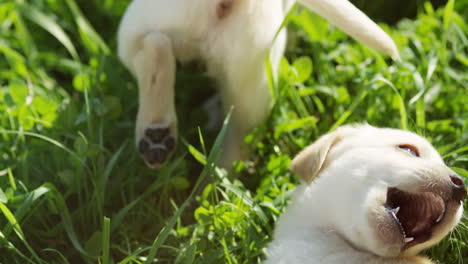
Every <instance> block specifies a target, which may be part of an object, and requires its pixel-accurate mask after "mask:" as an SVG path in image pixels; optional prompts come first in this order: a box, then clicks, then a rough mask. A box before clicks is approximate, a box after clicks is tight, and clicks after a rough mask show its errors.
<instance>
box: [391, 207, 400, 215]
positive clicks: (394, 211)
mask: <svg viewBox="0 0 468 264" xmlns="http://www.w3.org/2000/svg"><path fill="white" fill-rule="evenodd" d="M392 211H393V213H395V215H397V214H398V212H399V211H400V206H398V207H397V208H395V209H393V210H392Z"/></svg>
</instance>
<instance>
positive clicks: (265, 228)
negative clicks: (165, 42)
mask: <svg viewBox="0 0 468 264" xmlns="http://www.w3.org/2000/svg"><path fill="white" fill-rule="evenodd" d="M376 2H377V1H376ZM380 3H382V2H380ZM418 3H420V4H419V5H418V7H417V10H419V11H418V13H419V14H418V16H417V17H416V18H414V19H411V20H409V19H403V20H400V21H399V22H398V23H397V24H395V25H392V26H391V27H388V26H385V25H382V26H383V27H384V28H385V29H386V30H387V31H388V32H389V33H390V34H391V35H392V37H393V38H394V39H395V41H396V42H397V45H398V47H399V49H400V51H401V56H402V62H399V63H394V62H392V61H390V60H389V59H388V58H386V57H384V56H382V55H381V54H378V53H377V52H374V51H372V50H369V49H367V48H365V47H363V46H362V45H360V44H358V43H356V42H355V41H353V40H351V39H350V38H349V37H347V36H346V35H344V34H343V33H342V32H340V31H338V30H336V29H335V28H334V27H331V26H330V25H329V24H328V23H326V22H325V21H324V20H322V19H320V18H318V17H317V16H316V15H313V14H311V13H309V12H307V11H304V10H297V11H296V12H294V14H292V15H291V17H290V21H289V27H290V33H291V34H290V40H289V47H288V51H287V54H286V57H285V59H284V60H283V61H282V64H281V72H280V78H279V80H278V83H277V84H274V86H272V89H271V90H272V91H273V93H274V97H275V98H276V101H275V106H274V108H273V111H272V114H271V116H270V118H269V120H268V122H266V123H265V124H263V125H262V126H259V127H258V128H257V129H255V130H254V131H253V132H252V133H251V134H250V135H249V136H248V137H247V138H246V142H247V143H248V144H249V146H250V148H251V158H250V160H249V161H248V162H243V163H238V164H237V165H236V166H235V171H234V173H230V174H228V173H226V171H224V170H221V169H218V168H215V167H213V165H212V164H213V161H215V160H216V159H218V158H219V150H220V149H219V145H218V144H219V140H220V139H221V138H222V136H223V132H221V133H220V134H219V135H218V136H217V135H216V134H213V133H212V132H207V131H204V130H203V129H200V130H199V128H198V127H199V126H202V125H203V124H204V122H205V121H206V115H205V113H204V112H203V110H202V108H201V105H202V103H203V100H204V98H206V97H207V96H209V95H210V94H211V93H212V92H213V91H212V90H213V89H211V88H213V87H214V86H215V85H213V82H212V80H209V79H207V78H206V77H204V76H203V75H202V74H200V72H199V71H198V70H197V71H194V70H196V67H187V68H185V69H182V70H180V71H179V72H178V76H177V77H178V78H177V104H178V115H179V119H180V120H183V122H180V123H181V124H180V126H181V129H180V131H182V133H181V136H182V138H183V140H181V141H182V142H187V143H186V144H184V143H181V144H179V146H178V149H177V154H176V155H174V158H173V159H172V161H171V162H170V163H169V164H167V166H165V167H164V168H163V169H162V170H160V171H152V170H149V169H147V168H146V167H145V166H144V164H143V162H142V161H141V160H140V159H139V157H138V155H137V154H136V152H135V147H134V145H133V142H134V141H133V129H134V128H133V126H134V124H133V122H134V118H135V115H136V110H137V88H136V82H135V81H134V79H133V78H132V77H131V76H130V74H129V73H128V72H127V70H126V69H124V68H123V66H121V65H120V64H119V62H118V60H117V58H116V55H115V46H116V43H115V31H116V29H117V25H118V22H119V19H120V17H121V16H122V14H123V12H124V9H125V7H126V5H127V4H128V1H117V0H102V1H84V0H76V2H75V0H64V1H58V0H34V1H32V0H31V1H26V0H16V1H14V0H0V263H5V264H6V263H8V264H10V263H104V264H107V263H122V264H124V263H152V262H153V258H152V257H153V256H155V257H156V259H157V260H158V263H259V262H260V261H261V259H262V258H263V257H264V256H263V254H264V248H265V247H266V245H267V244H268V242H269V241H270V240H271V234H272V231H273V229H274V222H275V220H276V219H277V218H278V216H279V215H280V214H281V212H283V210H284V209H285V206H286V205H287V201H288V198H289V196H290V194H291V191H292V189H293V188H294V186H295V185H296V184H297V183H298V179H297V178H296V177H295V176H294V175H292V174H291V173H290V172H289V171H288V165H289V162H290V158H291V157H292V156H294V154H296V153H297V152H298V151H299V150H300V149H302V148H303V147H304V146H306V145H308V144H309V143H311V142H312V141H313V140H315V139H316V138H317V137H318V136H319V135H321V134H323V133H326V132H327V131H329V130H330V129H332V128H334V127H336V126H339V125H341V124H345V123H350V122H364V121H367V122H369V123H370V124H373V125H377V126H390V127H396V128H408V129H410V130H413V131H417V132H419V133H421V134H423V135H425V136H426V137H427V138H428V139H429V140H430V141H431V142H432V143H433V144H434V145H435V146H436V147H437V149H438V150H439V151H440V153H442V154H443V156H444V159H445V160H446V162H447V163H448V164H449V165H450V166H451V167H452V168H453V169H454V170H456V171H457V172H458V173H460V174H461V175H462V176H464V177H465V179H466V180H468V167H467V165H466V164H467V161H468V148H467V146H468V104H467V103H468V73H467V69H468V68H467V67H468V24H467V22H466V21H467V20H468V14H467V13H466V10H467V7H468V1H467V0H458V1H449V3H448V5H447V6H446V7H445V8H441V9H438V10H434V8H432V5H431V4H429V3H422V2H421V1H419V2H418ZM395 6H397V4H395ZM376 7H377V6H374V5H372V7H369V8H372V9H373V10H378V9H377V8H376ZM384 11H385V10H383V11H381V13H382V14H383V13H385V12H384ZM406 11H407V10H405V12H406ZM375 16H376V17H377V19H378V18H379V17H382V18H383V17H384V15H382V16H379V14H378V13H377V14H375ZM206 87H208V88H206ZM193 109H195V111H193ZM216 137H217V138H218V140H215V138H216ZM201 183H208V185H203V184H201ZM467 225H468V219H467V218H466V217H465V218H464V220H463V223H462V224H461V225H460V226H459V227H458V228H457V229H456V231H455V232H453V233H452V234H451V235H450V237H448V238H447V239H445V240H444V241H443V242H442V243H441V244H440V245H438V246H437V247H435V248H434V249H431V250H430V251H429V252H428V254H429V255H430V256H431V257H433V258H434V259H438V260H440V261H441V262H442V263H468V242H467V241H468V226H467Z"/></svg>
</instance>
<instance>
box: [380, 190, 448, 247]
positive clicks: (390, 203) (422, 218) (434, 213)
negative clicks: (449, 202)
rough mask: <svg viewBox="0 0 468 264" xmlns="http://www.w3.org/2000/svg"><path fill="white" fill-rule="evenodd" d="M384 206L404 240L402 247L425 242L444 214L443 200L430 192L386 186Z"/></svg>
mask: <svg viewBox="0 0 468 264" xmlns="http://www.w3.org/2000/svg"><path fill="white" fill-rule="evenodd" d="M385 208H386V209H387V211H388V213H389V214H390V215H391V216H392V217H393V219H394V220H395V222H396V224H397V225H398V227H399V229H400V233H401V235H402V237H403V240H404V241H405V246H404V248H409V247H411V246H414V245H416V244H420V243H423V242H426V241H427V240H429V239H430V238H431V235H432V231H433V229H434V227H435V226H436V225H438V223H440V222H441V221H442V219H443V218H444V216H445V202H444V200H443V199H442V197H440V196H439V195H437V194H435V193H432V192H420V193H410V192H405V191H402V190H400V189H397V188H388V191H387V202H386V204H385Z"/></svg>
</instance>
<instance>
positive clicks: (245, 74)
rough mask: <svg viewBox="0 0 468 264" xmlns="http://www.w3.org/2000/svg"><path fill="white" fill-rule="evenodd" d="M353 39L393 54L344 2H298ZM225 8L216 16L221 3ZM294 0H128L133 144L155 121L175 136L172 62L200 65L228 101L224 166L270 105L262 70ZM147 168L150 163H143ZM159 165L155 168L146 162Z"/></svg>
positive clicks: (125, 26)
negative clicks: (134, 90) (136, 94)
mask: <svg viewBox="0 0 468 264" xmlns="http://www.w3.org/2000/svg"><path fill="white" fill-rule="evenodd" d="M300 2H301V3H303V4H304V5H305V6H307V7H309V8H310V9H312V10H314V11H316V12H318V14H319V15H322V16H324V17H325V18H327V19H329V20H330V21H331V22H333V23H336V25H337V26H338V27H340V28H342V29H343V30H344V31H345V32H347V33H348V34H350V35H351V36H353V37H355V38H356V39H358V40H359V41H362V42H364V43H365V44H367V45H369V46H370V47H373V48H375V49H377V50H379V51H382V52H384V53H386V54H389V55H390V56H392V57H394V58H397V57H398V51H397V49H396V46H395V44H394V42H393V41H392V40H391V38H390V37H389V36H388V35H387V34H385V33H384V32H383V31H382V30H381V29H380V28H379V27H378V26H377V25H376V24H375V23H373V22H372V21H371V20H370V19H369V18H367V17H366V16H365V15H364V14H363V13H362V12H360V11H359V10H358V9H356V8H355V7H354V6H353V5H352V4H351V3H349V2H348V1H347V0H301V1H300ZM222 3H227V4H229V5H230V6H231V7H230V9H229V10H228V11H227V13H226V15H225V16H222V17H220V16H219V13H218V9H219V6H220V5H221V4H222ZM293 3H294V0H170V1H169V0H134V1H133V2H132V3H131V4H130V6H129V7H128V10H127V11H126V13H125V16H124V17H123V19H122V22H121V25H120V28H119V32H118V54H119V57H120V58H121V60H122V62H123V63H124V64H125V66H126V67H128V69H129V70H130V71H131V72H132V73H133V75H135V77H136V79H137V81H138V86H139V89H140V100H139V101H140V108H139V112H138V117H137V125H136V141H137V144H138V142H139V141H140V140H141V139H142V138H143V137H144V134H145V129H146V128H148V127H149V126H151V124H153V123H161V122H162V123H169V124H170V128H171V135H172V136H174V137H176V136H177V117H176V114H175V106H174V76H175V61H176V60H177V61H180V62H182V63H184V62H188V61H191V60H201V61H203V62H205V64H206V67H207V71H208V74H209V75H211V76H212V77H214V78H216V79H217V80H218V81H219V82H220V84H221V86H222V89H221V98H222V101H223V103H224V106H225V107H224V108H225V109H226V110H229V109H230V107H231V106H234V112H233V117H232V121H231V126H230V129H229V131H228V134H227V138H226V140H225V142H226V144H225V148H226V152H225V153H224V158H223V159H224V164H225V165H229V163H230V162H232V161H233V160H235V159H238V158H240V157H241V156H242V155H241V153H242V148H241V147H240V146H241V145H242V142H243V138H244V136H245V135H246V133H247V132H248V131H249V130H250V129H252V128H253V127H255V126H256V125H257V124H259V123H261V122H262V121H263V120H265V118H266V117H267V115H268V113H269V109H270V104H271V95H270V93H269V89H268V82H267V75H266V73H265V70H264V69H265V65H264V62H265V59H266V57H267V56H268V55H269V56H270V58H271V63H272V66H273V71H274V72H275V73H276V72H277V68H278V65H279V61H280V58H281V56H282V54H283V52H284V49H285V43H286V32H285V30H282V31H281V32H280V33H279V35H278V36H277V37H276V39H275V34H276V32H277V29H278V28H279V27H280V25H281V23H282V21H283V20H284V18H285V16H286V14H287V13H288V12H289V10H290V8H291V7H292V5H293ZM148 165H150V166H152V165H151V164H148ZM152 167H158V166H156V165H155V166H152Z"/></svg>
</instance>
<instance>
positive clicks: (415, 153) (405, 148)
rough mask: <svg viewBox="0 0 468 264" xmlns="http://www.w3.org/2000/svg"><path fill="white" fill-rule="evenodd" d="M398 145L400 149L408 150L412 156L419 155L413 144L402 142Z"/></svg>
mask: <svg viewBox="0 0 468 264" xmlns="http://www.w3.org/2000/svg"><path fill="white" fill-rule="evenodd" d="M398 147H399V148H400V149H402V150H406V151H408V152H409V153H410V154H411V155H413V156H415V157H419V151H418V148H416V147H415V146H413V145H408V144H403V145H399V146H398Z"/></svg>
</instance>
